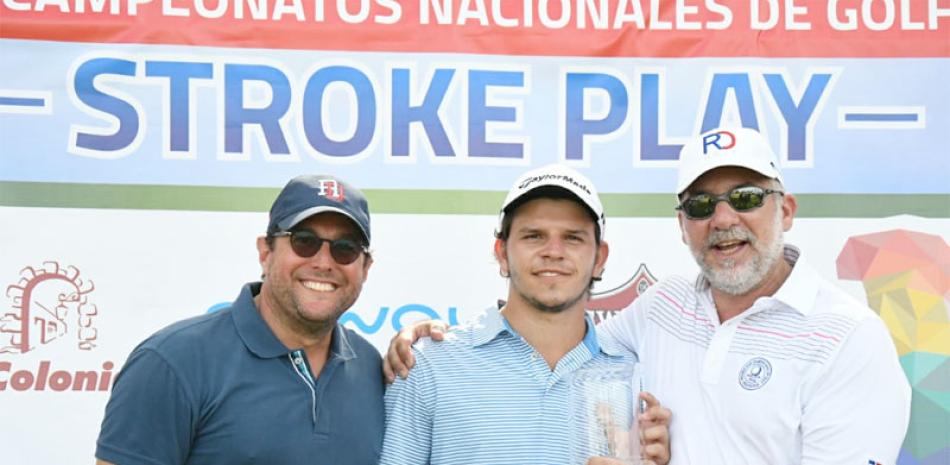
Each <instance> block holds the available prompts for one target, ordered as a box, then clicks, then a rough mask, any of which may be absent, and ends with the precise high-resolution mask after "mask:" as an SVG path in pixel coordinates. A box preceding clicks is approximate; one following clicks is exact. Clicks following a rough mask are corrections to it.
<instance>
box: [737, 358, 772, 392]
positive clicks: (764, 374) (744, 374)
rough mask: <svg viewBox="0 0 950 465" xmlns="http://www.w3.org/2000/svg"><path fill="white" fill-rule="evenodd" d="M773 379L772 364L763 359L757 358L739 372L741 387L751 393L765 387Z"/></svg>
mask: <svg viewBox="0 0 950 465" xmlns="http://www.w3.org/2000/svg"><path fill="white" fill-rule="evenodd" d="M771 377H772V364H771V363H769V361H768V360H766V359H764V358H762V357H755V358H753V359H751V360H749V361H748V362H745V365H743V366H742V369H741V370H739V385H740V386H742V387H743V388H744V389H747V390H749V391H754V390H756V389H759V388H761V387H762V386H765V383H768V382H769V378H771Z"/></svg>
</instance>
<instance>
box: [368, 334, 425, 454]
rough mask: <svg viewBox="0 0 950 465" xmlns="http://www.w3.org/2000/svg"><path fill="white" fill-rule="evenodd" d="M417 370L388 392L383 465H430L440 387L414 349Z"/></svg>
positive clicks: (391, 387)
mask: <svg viewBox="0 0 950 465" xmlns="http://www.w3.org/2000/svg"><path fill="white" fill-rule="evenodd" d="M413 352H414V355H415V357H416V366H415V367H414V368H413V369H412V371H411V372H410V373H409V377H408V378H407V379H401V378H398V377H397V378H396V382H394V383H393V384H392V385H390V386H389V388H388V389H387V390H386V397H385V399H386V434H385V435H384V437H383V452H382V456H381V458H380V462H379V463H380V465H416V464H420V465H421V464H428V463H429V457H430V452H431V449H432V419H433V414H434V411H435V398H436V384H435V380H434V378H433V376H432V366H431V365H430V363H429V361H428V359H426V357H425V355H424V354H423V353H422V352H420V351H418V350H416V349H415V348H414V349H413Z"/></svg>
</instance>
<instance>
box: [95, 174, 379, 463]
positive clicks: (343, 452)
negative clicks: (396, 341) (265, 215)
mask: <svg viewBox="0 0 950 465" xmlns="http://www.w3.org/2000/svg"><path fill="white" fill-rule="evenodd" d="M369 225H370V221H369V211H368V206H367V203H366V199H365V198H364V197H363V195H362V193H360V191H359V190H357V189H355V188H353V187H350V186H349V185H347V184H345V183H343V182H342V181H340V180H338V179H335V178H333V177H330V176H300V177H297V178H294V179H292V180H291V181H290V182H289V183H288V184H287V185H286V186H285V187H284V189H283V190H282V191H281V192H280V194H279V195H278V197H277V199H276V200H275V201H274V204H273V206H272V207H271V211H270V223H269V225H268V227H267V234H266V235H265V236H261V237H259V238H258V240H257V250H258V254H259V259H260V263H261V268H262V269H263V276H262V281H261V282H256V283H249V284H246V285H245V286H244V287H243V289H241V293H240V295H239V296H238V298H237V300H235V301H234V303H233V304H232V305H231V306H230V307H229V308H227V309H224V310H221V311H219V312H216V313H213V314H209V315H203V316H199V317H195V318H191V319H187V320H184V321H180V322H178V323H175V324H173V325H171V326H169V327H167V328H165V329H162V330H161V331H159V332H157V333H155V334H154V335H152V336H151V337H149V338H148V339H146V340H145V341H144V342H142V343H141V344H140V345H139V346H138V347H136V348H135V350H134V351H133V352H132V354H131V355H130V356H129V359H128V361H127V362H126V364H125V366H124V367H123V368H122V371H121V372H120V373H119V375H118V377H117V378H116V382H115V385H114V387H113V390H112V396H111V398H110V399H109V403H108V405H107V406H106V412H105V418H104V419H103V422H102V430H101V432H100V434H99V440H98V442H97V447H96V457H97V459H98V460H97V462H96V463H97V464H117V465H136V464H162V465H167V464H192V465H197V464H215V465H220V464H228V465H238V464H307V463H320V464H334V465H345V464H361V465H370V464H375V463H377V461H378V458H379V452H380V445H381V441H382V435H383V380H382V374H381V372H380V363H381V360H380V356H379V354H378V352H377V351H376V349H375V348H373V347H372V346H371V345H370V344H369V343H368V342H367V341H366V340H364V339H363V338H362V337H360V336H358V335H357V334H355V333H354V332H352V331H350V330H348V329H346V328H343V327H342V326H340V325H339V324H337V319H338V318H339V317H340V315H341V314H342V313H343V312H344V311H346V310H347V309H348V308H350V306H351V305H353V303H354V302H355V301H356V299H357V297H359V294H360V290H361V289H362V286H363V282H364V281H366V276H367V272H368V271H369V268H370V265H371V264H372V263H373V259H372V257H371V256H370V254H369V250H368V247H369V241H370V227H369ZM324 245H326V247H324Z"/></svg>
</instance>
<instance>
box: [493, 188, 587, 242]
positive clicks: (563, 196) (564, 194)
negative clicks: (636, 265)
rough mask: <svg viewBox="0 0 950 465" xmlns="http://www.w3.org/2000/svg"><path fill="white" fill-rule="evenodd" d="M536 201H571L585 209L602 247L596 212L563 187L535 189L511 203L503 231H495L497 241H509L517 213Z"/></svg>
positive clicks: (503, 222) (502, 227) (503, 224)
mask: <svg viewBox="0 0 950 465" xmlns="http://www.w3.org/2000/svg"><path fill="white" fill-rule="evenodd" d="M535 199H555V200H571V201H573V202H575V203H577V204H578V205H580V206H581V207H583V208H584V211H586V212H587V214H588V215H590V220H591V221H593V222H594V240H595V244H596V245H600V223H599V222H598V221H597V215H595V214H594V212H592V211H591V209H590V207H588V206H587V204H585V203H584V202H583V201H582V200H581V199H579V198H578V197H577V196H576V195H574V194H572V193H571V192H570V191H568V190H566V189H564V188H562V187H557V186H543V187H539V188H537V189H533V190H531V191H530V192H528V193H526V194H524V195H522V196H521V197H518V199H517V200H515V201H514V202H511V204H510V205H508V208H506V209H505V217H504V218H502V220H501V230H500V231H495V239H501V240H503V241H507V240H508V236H509V235H510V234H511V223H512V221H514V217H515V212H516V211H517V210H518V208H519V207H521V206H522V205H524V204H526V203H528V202H530V201H532V200H535Z"/></svg>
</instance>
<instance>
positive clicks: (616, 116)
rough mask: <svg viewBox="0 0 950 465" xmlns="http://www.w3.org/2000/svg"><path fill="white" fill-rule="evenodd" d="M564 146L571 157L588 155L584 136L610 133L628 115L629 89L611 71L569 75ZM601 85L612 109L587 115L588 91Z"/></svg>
mask: <svg viewBox="0 0 950 465" xmlns="http://www.w3.org/2000/svg"><path fill="white" fill-rule="evenodd" d="M565 87H566V89H565V92H566V94H567V95H565V99H566V100H565V103H566V104H565V112H564V150H565V154H564V156H565V158H566V159H568V160H583V159H584V155H585V154H584V136H585V135H588V134H609V133H611V132H613V131H615V130H617V129H618V128H619V127H620V126H621V125H623V122H624V121H625V120H626V119H627V89H626V88H624V85H623V82H621V81H620V80H619V79H617V78H615V77H613V76H610V75H608V74H594V73H568V74H567V76H565ZM587 89H601V90H604V91H606V92H607V95H608V96H609V99H610V110H608V111H607V115H606V116H604V117H603V118H601V119H584V91H585V90H587Z"/></svg>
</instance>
